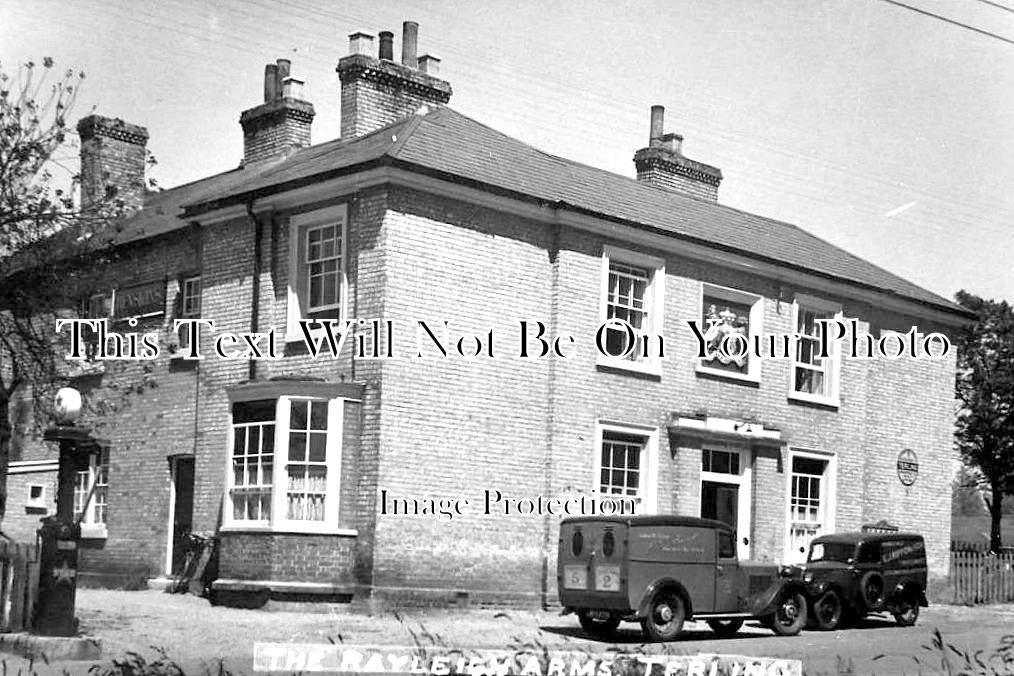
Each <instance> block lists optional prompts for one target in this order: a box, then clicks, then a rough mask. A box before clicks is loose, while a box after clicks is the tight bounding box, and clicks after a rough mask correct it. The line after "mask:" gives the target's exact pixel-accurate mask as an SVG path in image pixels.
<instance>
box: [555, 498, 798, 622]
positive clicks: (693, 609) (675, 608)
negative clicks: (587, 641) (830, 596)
mask: <svg viewBox="0 0 1014 676" xmlns="http://www.w3.org/2000/svg"><path fill="white" fill-rule="evenodd" d="M786 570H787V569H784V568H781V569H780V568H779V567H778V566H776V565H774V564H769V563H760V562H753V561H740V560H739V559H738V558H737V556H736V542H735V537H734V534H733V532H732V530H731V529H730V528H729V526H727V525H726V524H724V523H722V522H719V521H713V520H711V519H698V518H695V517H688V516H675V515H658V516H627V517H578V518H570V519H564V520H563V521H562V522H561V524H560V542H559V556H558V563H557V579H558V586H559V595H560V603H561V604H562V605H563V606H564V609H565V611H567V612H575V613H577V616H578V620H579V621H580V623H581V626H582V627H583V628H584V629H585V630H586V631H588V632H589V633H593V634H597V635H608V634H610V633H612V632H613V631H614V630H615V629H616V628H617V627H618V626H619V624H620V622H623V621H627V622H640V623H641V628H642V631H643V632H644V634H645V636H646V637H647V638H648V639H649V640H653V641H668V640H672V639H674V638H676V637H677V636H678V635H679V633H680V631H681V630H682V628H683V623H684V622H685V621H687V620H706V621H707V623H708V625H709V626H711V628H712V630H714V631H715V632H717V633H719V634H721V635H732V634H735V633H736V632H737V631H738V630H739V628H740V627H741V626H742V625H743V621H744V620H746V619H748V618H758V619H760V620H761V621H762V622H763V623H765V624H766V625H767V626H770V627H771V628H772V629H773V630H774V631H775V632H776V633H778V634H782V635H785V636H790V635H794V634H797V633H799V631H800V630H801V629H802V628H803V626H804V625H805V624H806V613H807V605H806V599H805V597H804V594H803V586H802V583H801V581H799V580H792V579H789V578H788V577H786V575H785V573H784V572H783V571H786Z"/></svg>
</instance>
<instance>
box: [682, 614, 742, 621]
mask: <svg viewBox="0 0 1014 676" xmlns="http://www.w3.org/2000/svg"><path fill="white" fill-rule="evenodd" d="M751 618H756V615H751V614H750V613H694V616H693V617H692V618H690V619H691V621H694V620H749V619H751Z"/></svg>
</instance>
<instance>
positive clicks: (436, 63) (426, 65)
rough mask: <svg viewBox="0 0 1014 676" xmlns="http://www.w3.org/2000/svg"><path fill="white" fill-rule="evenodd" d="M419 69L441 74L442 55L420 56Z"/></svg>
mask: <svg viewBox="0 0 1014 676" xmlns="http://www.w3.org/2000/svg"><path fill="white" fill-rule="evenodd" d="M419 70H421V71H422V72H424V73H426V74H427V75H433V76H436V75H439V74H440V57H439V56H437V55H435V54H423V55H422V56H420V57H419Z"/></svg>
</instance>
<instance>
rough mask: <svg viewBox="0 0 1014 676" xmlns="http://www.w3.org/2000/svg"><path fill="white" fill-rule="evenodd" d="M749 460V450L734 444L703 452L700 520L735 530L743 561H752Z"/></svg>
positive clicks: (703, 449) (712, 446) (711, 446)
mask: <svg viewBox="0 0 1014 676" xmlns="http://www.w3.org/2000/svg"><path fill="white" fill-rule="evenodd" d="M750 460H751V458H750V450H749V449H747V448H742V447H739V446H734V445H731V444H730V445H724V444H723V445H719V444H709V445H707V446H705V447H704V448H702V449H701V510H700V514H701V517H702V518H705V519H715V520H716V521H721V522H722V523H726V524H728V525H729V527H730V528H732V531H733V532H734V533H735V537H736V540H735V541H736V554H737V556H738V557H739V558H740V559H749V558H750V531H751V517H750V502H751V500H750V489H751V483H750V481H751V472H750V464H751V463H750Z"/></svg>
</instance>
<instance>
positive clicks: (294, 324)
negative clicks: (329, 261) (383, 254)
mask: <svg viewBox="0 0 1014 676" xmlns="http://www.w3.org/2000/svg"><path fill="white" fill-rule="evenodd" d="M327 225H334V226H336V227H337V228H338V229H339V231H340V233H341V235H340V237H341V255H340V256H339V257H338V260H339V266H340V268H341V270H340V273H339V275H338V283H339V284H340V285H341V288H340V290H339V303H338V307H337V310H338V312H337V317H336V319H338V320H344V319H345V317H346V316H347V308H348V289H349V285H348V257H349V253H348V252H349V243H348V231H349V228H348V205H346V204H338V205H335V206H331V207H326V208H324V209H316V210H314V211H307V212H304V213H301V214H294V215H293V216H292V217H291V218H289V271H288V280H287V292H286V298H287V300H286V330H285V340H286V341H287V342H296V341H301V340H303V332H302V331H301V330H300V328H299V320H300V319H305V318H309V314H310V311H309V306H308V304H309V293H310V291H309V281H308V280H309V277H308V273H307V270H306V268H308V265H307V263H306V252H305V247H306V243H305V240H306V233H307V232H308V231H309V230H310V229H311V228H314V227H318V226H327ZM317 311H319V308H318V310H317ZM319 330H320V329H318V331H319Z"/></svg>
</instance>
